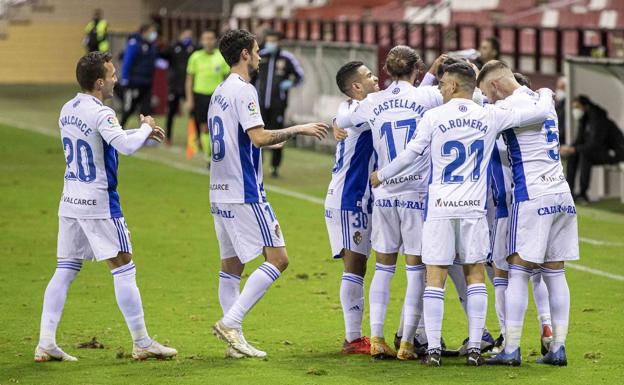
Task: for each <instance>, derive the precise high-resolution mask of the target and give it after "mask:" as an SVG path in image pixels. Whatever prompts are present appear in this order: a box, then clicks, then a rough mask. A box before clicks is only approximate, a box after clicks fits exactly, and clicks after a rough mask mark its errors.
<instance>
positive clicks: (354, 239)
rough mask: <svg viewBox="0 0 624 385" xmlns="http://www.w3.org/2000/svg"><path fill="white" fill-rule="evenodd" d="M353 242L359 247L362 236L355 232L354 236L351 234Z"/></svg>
mask: <svg viewBox="0 0 624 385" xmlns="http://www.w3.org/2000/svg"><path fill="white" fill-rule="evenodd" d="M353 242H355V244H356V245H359V244H360V243H361V242H362V234H361V233H360V232H359V231H356V232H355V234H353Z"/></svg>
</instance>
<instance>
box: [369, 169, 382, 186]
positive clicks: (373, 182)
mask: <svg viewBox="0 0 624 385" xmlns="http://www.w3.org/2000/svg"><path fill="white" fill-rule="evenodd" d="M377 175H378V174H377V171H373V173H372V174H371V175H370V182H371V185H373V187H379V186H380V185H381V181H380V180H379V177H378V176H377Z"/></svg>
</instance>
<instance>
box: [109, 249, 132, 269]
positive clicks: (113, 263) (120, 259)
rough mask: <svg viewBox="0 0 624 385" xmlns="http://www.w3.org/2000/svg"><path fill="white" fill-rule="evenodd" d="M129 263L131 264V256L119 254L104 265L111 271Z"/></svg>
mask: <svg viewBox="0 0 624 385" xmlns="http://www.w3.org/2000/svg"><path fill="white" fill-rule="evenodd" d="M130 262H132V254H130V253H124V252H120V253H119V254H117V256H116V257H114V258H111V259H107V260H106V263H107V264H108V267H109V268H110V269H111V270H113V269H116V268H118V267H121V266H124V265H127V264H129V263H130Z"/></svg>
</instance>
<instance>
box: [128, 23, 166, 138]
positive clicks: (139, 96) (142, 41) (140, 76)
mask: <svg viewBox="0 0 624 385" xmlns="http://www.w3.org/2000/svg"><path fill="white" fill-rule="evenodd" d="M157 38H158V32H157V31H156V26H155V25H153V24H143V25H142V26H141V27H140V28H139V32H137V33H135V34H133V35H131V36H130V39H128V45H127V46H126V50H125V52H124V55H123V61H122V64H121V81H120V84H121V86H122V87H123V88H124V90H123V91H124V92H123V96H124V100H123V114H122V116H121V122H120V123H121V125H122V126H124V125H125V124H126V122H127V121H128V118H129V117H130V115H132V113H134V111H135V110H136V109H137V107H139V110H140V113H141V114H143V115H145V116H147V115H150V113H151V99H152V83H153V81H154V70H155V68H156V67H155V66H156V58H157V56H158V52H157V49H156V45H155V42H156V39H157Z"/></svg>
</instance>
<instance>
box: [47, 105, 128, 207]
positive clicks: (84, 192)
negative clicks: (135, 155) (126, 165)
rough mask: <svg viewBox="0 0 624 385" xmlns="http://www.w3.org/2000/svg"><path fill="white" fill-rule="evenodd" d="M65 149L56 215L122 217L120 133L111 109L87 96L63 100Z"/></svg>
mask: <svg viewBox="0 0 624 385" xmlns="http://www.w3.org/2000/svg"><path fill="white" fill-rule="evenodd" d="M59 128H60V129H61V141H62V143H63V150H64V151H65V163H66V168H65V182H64V184H63V195H62V197H61V203H60V205H59V211H58V215H59V216H63V217H69V218H85V219H104V218H118V217H122V216H123V214H122V212H121V206H120V205H119V194H117V165H118V163H119V160H118V157H117V151H116V150H115V149H114V148H113V147H112V146H111V145H110V143H111V141H112V140H113V139H115V138H117V137H118V136H120V135H124V132H123V129H122V128H121V126H120V125H119V123H118V121H117V117H116V116H115V112H114V111H113V110H112V109H110V108H109V107H106V106H104V105H103V104H102V103H101V102H100V101H99V100H98V99H96V98H95V97H93V96H91V95H87V94H83V93H79V94H77V95H76V97H74V98H73V99H71V100H70V101H69V102H67V103H65V105H64V106H63V108H62V109H61V115H60V118H59Z"/></svg>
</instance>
